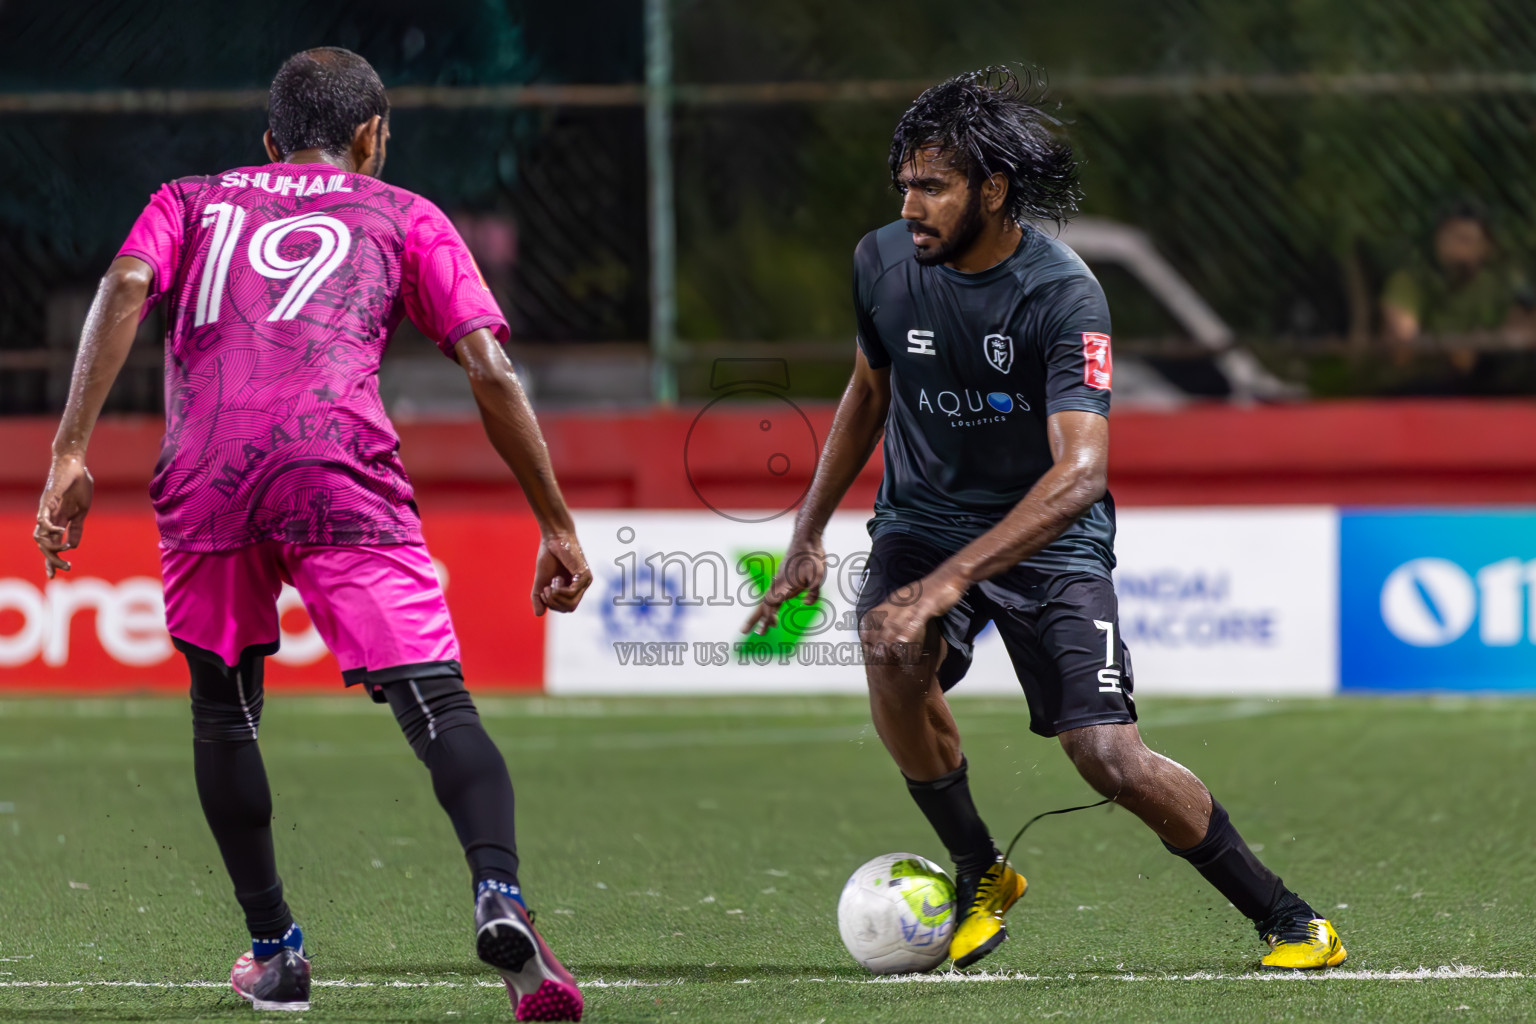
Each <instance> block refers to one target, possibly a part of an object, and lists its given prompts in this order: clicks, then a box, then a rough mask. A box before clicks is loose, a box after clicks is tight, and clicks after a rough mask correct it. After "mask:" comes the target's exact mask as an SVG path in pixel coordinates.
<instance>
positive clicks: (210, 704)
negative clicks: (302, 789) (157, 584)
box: [177, 642, 293, 938]
mask: <svg viewBox="0 0 1536 1024" xmlns="http://www.w3.org/2000/svg"><path fill="white" fill-rule="evenodd" d="M177 646H178V647H180V648H181V649H182V652H183V653H184V654H186V656H187V664H188V665H189V666H190V668H191V672H192V738H193V743H192V769H193V772H194V774H195V776H196V778H197V796H198V799H199V800H200V801H201V802H202V805H203V816H204V817H205V818H207V819H208V827H209V829H211V830H212V832H213V838H214V840H215V841H216V842H217V843H218V844H219V852H220V853H221V854H222V855H223V857H224V867H225V869H226V870H228V872H229V878H230V881H232V882H233V883H234V885H235V899H236V900H237V901H239V903H240V907H241V909H242V910H244V911H245V923H246V927H247V928H249V929H250V932H251V935H252V936H253V937H255V938H275V937H277V936H280V935H282V934H283V933H284V932H286V931H287V930H288V926H289V925H291V924H293V915H292V914H290V913H289V912H288V904H287V903H285V902H284V901H283V883H282V880H281V879H279V878H278V876H277V860H276V857H275V855H274V854H273V850H272V792H271V790H270V788H269V787H268V786H267V770H266V766H265V765H263V764H262V760H261V750H260V748H259V747H258V746H257V745H256V730H257V726H258V725H259V724H260V723H261V705H262V666H263V656H262V652H261V651H260V650H256V649H251V650H247V651H246V652H245V654H244V656H242V657H241V659H240V664H239V665H237V666H235V667H234V668H230V667H229V666H227V665H225V664H224V662H223V660H222V659H220V658H219V656H218V655H216V654H213V653H212V652H210V651H204V650H201V649H200V648H196V647H192V646H191V645H190V644H183V643H180V642H178V643H177Z"/></svg>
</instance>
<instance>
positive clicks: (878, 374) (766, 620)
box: [741, 348, 891, 633]
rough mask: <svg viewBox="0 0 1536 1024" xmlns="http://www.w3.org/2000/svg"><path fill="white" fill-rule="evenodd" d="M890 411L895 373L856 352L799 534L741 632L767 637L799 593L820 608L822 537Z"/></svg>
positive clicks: (823, 576) (824, 565)
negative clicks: (787, 603)
mask: <svg viewBox="0 0 1536 1024" xmlns="http://www.w3.org/2000/svg"><path fill="white" fill-rule="evenodd" d="M890 406H891V371H890V369H889V368H888V367H887V368H883V369H879V370H877V369H875V368H873V367H872V366H870V365H869V360H867V359H865V358H864V352H863V350H862V349H857V348H856V349H855V354H854V366H853V376H852V377H850V378H849V379H848V387H847V388H845V389H844V390H843V397H842V399H841V400H840V401H839V402H838V403H837V413H836V415H834V416H833V417H832V430H831V431H830V432H829V433H828V434H827V443H826V444H825V445H823V446H822V449H821V458H820V459H818V460H817V462H816V475H815V476H814V477H812V479H811V487H810V490H808V491H807V492H806V495H805V501H804V502H803V503H802V504H801V505H800V512H799V514H798V515H796V516H795V532H794V535H793V536H792V537H791V538H790V541H789V551H788V552H786V553H785V555H784V564H783V565H781V566H780V567H779V572H778V575H777V576H776V577H775V578H774V581H773V583H772V585H771V586H770V587H769V588H768V593H767V594H765V595H764V596H763V600H762V603H761V604H759V605H758V606H757V609H756V610H755V611H753V613H752V616H751V618H749V619H748V620H747V621H746V624H745V625H743V626H742V627H741V631H742V632H743V633H752V632H756V633H763V632H766V631H767V630H768V629H769V628H770V627H771V626H772V625H773V624H774V623H775V622H777V621H778V617H779V606H780V605H782V604H783V603H784V602H785V601H788V600H789V599H790V598H792V597H794V596H795V595H796V594H804V595H805V603H806V604H815V603H816V601H817V599H818V598H819V597H820V595H821V584H822V582H823V581H824V580H825V579H826V577H827V558H826V552H825V551H824V550H822V546H821V536H822V533H823V531H825V530H826V528H827V522H828V521H829V520H830V519H831V518H832V513H833V512H834V511H836V510H837V506H838V503H839V502H841V501H842V500H843V496H844V495H845V494H847V493H848V488H849V487H852V486H853V482H854V480H856V479H857V478H858V475H859V471H860V470H862V469H863V468H864V464H865V463H866V462H868V461H869V457H870V456H871V455H873V454H874V451H875V445H877V444H879V443H880V435H881V434H882V433H883V432H884V430H885V415H886V412H887V411H888V410H889V409H890Z"/></svg>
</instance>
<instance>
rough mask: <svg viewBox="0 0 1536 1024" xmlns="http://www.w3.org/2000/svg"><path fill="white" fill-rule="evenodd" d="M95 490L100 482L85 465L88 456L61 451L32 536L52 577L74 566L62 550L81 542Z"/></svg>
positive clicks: (49, 472) (45, 491)
mask: <svg viewBox="0 0 1536 1024" xmlns="http://www.w3.org/2000/svg"><path fill="white" fill-rule="evenodd" d="M95 490H96V483H95V481H94V480H92V479H91V471H90V470H88V469H86V468H85V459H83V458H82V457H80V456H79V455H61V456H59V457H58V458H56V459H54V460H53V468H52V469H50V470H49V471H48V483H47V484H45V485H44V487H43V498H42V500H41V501H39V502H38V503H37V528H36V529H34V530H33V531H32V539H33V540H35V541H37V549H38V550H39V551H41V552H42V553H43V565H44V568H45V569H46V571H47V573H48V578H49V579H53V574H54V573H56V572H58V571H59V570H60V569H63V570H64V571H65V572H68V571H69V570H70V564H69V563H68V562H66V561H64V559H62V558H60V557H59V553H60V552H63V551H73V550H74V549H75V548H78V547H79V546H80V533H81V531H82V530H84V528H85V514H86V513H87V512H89V511H90V510H91V496H92V495H93V494H94V493H95Z"/></svg>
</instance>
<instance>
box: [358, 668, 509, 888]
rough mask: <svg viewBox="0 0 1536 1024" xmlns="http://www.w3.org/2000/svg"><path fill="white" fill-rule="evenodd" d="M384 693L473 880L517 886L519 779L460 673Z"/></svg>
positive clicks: (407, 683)
mask: <svg viewBox="0 0 1536 1024" xmlns="http://www.w3.org/2000/svg"><path fill="white" fill-rule="evenodd" d="M383 688H384V695H385V697H387V698H388V700H389V706H390V709H391V710H392V711H394V713H395V718H396V719H397V720H398V721H399V722H400V728H401V729H402V730H403V731H404V732H405V738H406V739H407V740H408V741H409V742H410V744H411V748H412V749H413V750H415V751H416V756H417V757H419V758H421V760H422V763H423V764H425V765H426V766H427V770H428V771H430V772H431V773H432V790H433V792H434V793H436V794H437V801H438V803H440V804H442V805H443V810H445V811H447V812H448V817H449V819H450V820H452V822H453V829H454V831H455V832H456V833H458V837H459V843H460V845H462V846H463V847H464V857H465V859H466V860H467V861H468V862H469V869H470V873H471V874H472V875H473V881H474V882H475V883H477V884H478V883H479V882H482V881H485V880H488V879H492V880H496V881H503V882H510V883H512V884H514V885H515V884H517V868H518V860H517V833H516V830H515V828H514V823H513V813H514V803H513V795H512V778H511V776H509V775H508V774H507V763H506V761H505V760H503V758H502V756H501V751H500V750H497V749H496V744H495V743H493V742H492V741H491V738H490V736H488V735H487V734H486V731H485V727H484V726H483V725H481V724H480V715H479V714H478V713H477V712H476V711H475V704H474V701H473V700H471V699H470V696H469V692H468V691H467V690H465V689H464V681H463V680H462V679H461V678H459V676H458V675H457V674H454V675H445V676H438V677H435V678H426V679H405V680H401V681H399V682H393V683H385V684H384V687H383Z"/></svg>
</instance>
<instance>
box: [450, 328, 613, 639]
mask: <svg viewBox="0 0 1536 1024" xmlns="http://www.w3.org/2000/svg"><path fill="white" fill-rule="evenodd" d="M453 354H454V358H456V359H457V360H458V361H459V365H460V366H462V367H463V368H464V372H465V374H466V375H468V377H469V387H470V390H471V391H473V392H474V394H475V404H476V405H478V406H479V407H480V421H481V422H482V423H484V424H485V433H486V436H487V437H489V438H490V439H491V446H492V447H494V448H495V449H496V452H497V454H498V455H500V456H501V458H502V461H503V462H505V463H506V464H507V467H508V468H509V469H511V470H512V474H513V475H514V476H516V477H517V482H518V483H519V484H520V485H521V486H522V488H523V494H524V495H525V496H527V498H528V507H529V508H531V509H533V515H534V518H535V519H537V520H538V521H539V531H540V533H542V534H543V538H542V539H541V540H540V541H539V555H538V561H537V564H536V566H535V568H534V575H533V595H532V599H533V614H535V615H543V614H544V612H545V610H546V609H549V608H553V609H554V610H555V611H557V612H569V611H575V609H576V606H577V605H578V604H580V603H581V595H582V592H583V591H585V590H586V589H587V588H588V587H589V586H591V585H592V571H591V570H590V569H588V568H587V558H586V556H585V555H583V554H582V553H581V545H580V544H579V543H577V541H576V524H575V523H574V522H572V521H571V510H570V509H568V508H566V507H565V497H564V495H562V494H561V493H560V485H559V484H558V483H557V482H556V481H555V471H554V469H553V468H552V467H551V466H550V464H549V449H548V448H547V447H546V446H545V444H544V434H543V433H542V432H541V431H540V430H539V421H538V420H537V419H535V418H534V415H533V406H531V405H529V404H528V396H527V395H526V394H524V392H523V386H522V384H521V383H519V382H518V379H517V374H516V373H515V372H514V371H513V369H512V363H511V361H510V360H508V359H507V354H506V352H504V351H503V350H502V347H501V343H500V342H498V341H497V340H496V336H495V335H494V334H492V333H491V332H490V331H489V330H486V329H483V328H482V329H481V330H478V331H471V332H470V333H469V334H466V335H465V336H464V337H462V338H460V339H459V342H458V344H457V345H455V346H454V352H453Z"/></svg>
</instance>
